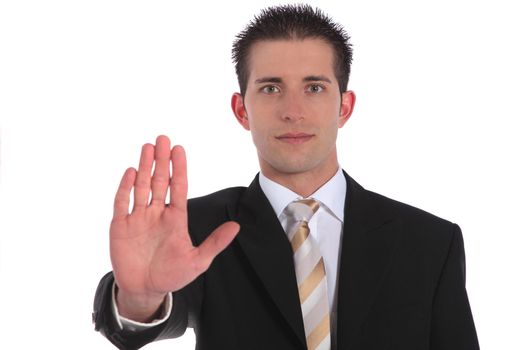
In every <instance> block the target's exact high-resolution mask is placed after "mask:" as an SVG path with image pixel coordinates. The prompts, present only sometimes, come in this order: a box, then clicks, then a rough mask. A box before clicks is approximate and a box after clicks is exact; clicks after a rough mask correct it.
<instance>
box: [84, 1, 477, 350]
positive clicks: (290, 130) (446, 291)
mask: <svg viewBox="0 0 525 350" xmlns="http://www.w3.org/2000/svg"><path fill="white" fill-rule="evenodd" d="M233 58H234V62H235V67H236V73H237V77H238V81H239V87H240V93H234V94H233V96H232V100H231V106H232V110H233V113H234V115H235V118H236V120H237V122H238V123H239V124H240V125H241V126H242V127H243V128H244V129H245V130H248V131H250V132H251V135H252V138H253V142H254V144H255V146H256V149H257V156H258V159H259V164H260V169H261V171H260V173H259V174H257V176H256V177H255V179H254V180H253V181H252V183H251V184H250V185H249V186H248V187H235V188H228V189H223V190H220V191H218V192H216V193H213V194H210V195H208V196H205V197H201V198H195V199H190V200H187V178H186V159H185V154H184V150H183V148H182V147H180V146H175V147H173V148H171V145H170V140H169V139H168V138H167V137H165V136H159V137H158V138H157V140H156V143H155V145H151V144H146V145H144V146H143V148H142V153H141V157H140V162H139V166H138V169H134V168H129V169H128V170H127V171H126V172H125V173H124V176H123V178H122V180H121V183H120V186H119V188H118V190H117V194H116V197H115V204H114V216H113V220H112V222H111V227H110V253H111V262H112V265H113V271H112V272H111V273H108V274H107V275H106V276H104V277H103V279H102V280H101V282H100V284H99V286H98V289H97V292H96V296H95V303H94V312H93V319H94V322H95V328H96V329H97V330H99V331H100V332H102V333H103V334H104V335H105V336H106V337H107V338H108V339H109V340H110V341H111V342H112V343H113V344H115V345H116V346H117V347H119V348H122V349H137V348H140V347H142V346H143V345H145V344H147V343H149V342H151V341H155V340H159V339H165V338H170V337H177V336H180V335H181V334H183V333H184V332H185V330H186V328H187V327H192V328H193V329H194V331H195V335H196V342H197V344H196V349H201V350H205V349H243V350H244V349H308V350H312V349H340V350H347V349H356V350H358V349H378V350H379V349H381V350H383V349H391V350H393V349H400V350H401V349H402V350H411V349H413V350H416V349H417V350H422V349H432V350H454V349H465V350H467V349H468V350H471V349H478V348H479V346H478V342H477V336H476V331H475V327H474V322H473V319H472V315H471V311H470V307H469V303H468V298H467V293H466V290H465V265H464V248H463V241H462V235H461V231H460V229H459V227H458V226H457V225H455V224H453V223H451V222H448V221H446V220H443V219H440V218H438V217H435V216H433V215H431V214H429V213H426V212H424V211H422V210H420V209H417V208H414V207H411V206H408V205H406V204H402V203H399V202H396V201H394V200H391V199H388V198H386V197H383V196H381V195H379V194H376V193H373V192H371V191H368V190H366V189H364V188H363V187H361V186H360V185H359V184H358V183H357V182H356V181H355V180H354V179H352V178H351V177H350V176H349V175H348V174H347V173H345V172H344V171H343V170H342V168H341V167H340V165H339V162H338V158H337V149H336V138H337V133H338V129H339V128H342V127H343V126H344V125H345V123H346V122H347V121H348V119H349V118H350V116H351V115H352V111H353V108H354V103H355V100H356V97H355V94H354V93H353V92H352V91H347V84H348V78H349V74H350V64H351V61H352V49H351V45H350V43H349V37H348V35H347V34H346V32H345V31H344V29H343V28H342V27H341V26H340V25H338V24H335V23H333V21H332V20H331V19H330V18H329V17H327V16H326V15H325V14H323V13H322V12H321V11H319V10H314V9H312V8H311V7H309V6H307V5H293V6H292V5H288V6H278V7H271V8H268V9H265V10H263V11H262V12H261V14H260V15H258V16H257V17H256V18H255V19H254V20H253V21H252V22H251V23H250V24H249V25H248V26H247V27H246V29H245V30H244V31H242V32H241V33H240V34H239V35H238V36H237V38H236V41H235V43H234V46H233ZM170 169H171V175H170ZM214 171H216V170H214ZM210 179H211V180H212V179H213V173H211V174H210ZM132 192H133V205H132V210H131V212H129V210H128V208H129V204H130V201H131V198H130V197H131V193H132ZM166 202H167V204H166Z"/></svg>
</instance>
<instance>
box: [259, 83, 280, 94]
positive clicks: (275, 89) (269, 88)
mask: <svg viewBox="0 0 525 350" xmlns="http://www.w3.org/2000/svg"><path fill="white" fill-rule="evenodd" d="M279 91H280V90H279V88H278V87H277V86H275V85H268V86H265V87H263V88H262V92H264V93H265V94H275V93H277V92H279Z"/></svg>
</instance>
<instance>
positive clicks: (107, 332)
mask: <svg viewBox="0 0 525 350" xmlns="http://www.w3.org/2000/svg"><path fill="white" fill-rule="evenodd" d="M113 281H114V278H113V273H112V272H109V273H108V274H106V275H105V276H104V277H103V278H102V280H101V281H100V283H99V285H98V287H97V291H96V293H95V301H94V305H93V322H94V323H95V330H96V331H99V332H100V333H102V334H103V335H104V336H105V337H106V338H108V339H109V341H111V342H112V343H113V344H114V345H115V346H116V347H117V348H119V349H139V348H141V347H143V346H144V345H146V344H148V343H150V342H152V341H155V340H161V339H167V338H176V337H179V336H181V335H182V334H184V332H185V331H186V327H187V326H188V319H189V317H190V316H189V315H190V313H191V312H190V309H191V306H190V303H191V300H189V298H188V295H187V294H188V293H192V290H193V289H194V288H195V286H196V284H198V283H199V282H198V280H196V281H195V282H194V283H192V284H190V285H189V286H188V287H186V288H185V289H183V290H181V291H179V292H176V293H172V296H173V304H172V312H171V315H170V317H169V318H168V320H166V322H164V323H162V324H159V325H157V326H154V327H151V328H148V329H145V330H142V331H129V330H126V329H121V328H120V327H119V325H118V323H117V321H116V319H115V317H114V315H113V313H112V305H111V300H112V286H113ZM190 299H191V298H190Z"/></svg>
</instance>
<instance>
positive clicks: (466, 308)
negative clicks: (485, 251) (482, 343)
mask: <svg viewBox="0 0 525 350" xmlns="http://www.w3.org/2000/svg"><path fill="white" fill-rule="evenodd" d="M452 231H453V232H452V240H451V243H450V246H449V250H448V254H447V258H446V260H445V263H444V265H443V269H442V271H441V276H440V279H439V282H438V284H437V287H436V290H435V295H434V301H433V308H432V321H431V335H430V349H432V350H478V349H479V344H478V339H477V335H476V329H475V327H474V320H473V318H472V312H471V310H470V305H469V301H468V297H467V291H466V289H465V250H464V246H463V237H462V235H461V229H460V228H459V226H458V225H455V224H454V225H453V228H452Z"/></svg>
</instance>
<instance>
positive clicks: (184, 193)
mask: <svg viewBox="0 0 525 350" xmlns="http://www.w3.org/2000/svg"><path fill="white" fill-rule="evenodd" d="M171 164H172V172H171V183H170V207H172V208H174V209H176V210H177V211H180V212H181V213H184V214H185V213H186V206H187V201H188V175H187V165H186V153H185V152H184V148H182V146H175V147H173V149H172V150H171Z"/></svg>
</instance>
